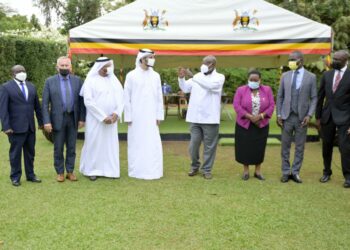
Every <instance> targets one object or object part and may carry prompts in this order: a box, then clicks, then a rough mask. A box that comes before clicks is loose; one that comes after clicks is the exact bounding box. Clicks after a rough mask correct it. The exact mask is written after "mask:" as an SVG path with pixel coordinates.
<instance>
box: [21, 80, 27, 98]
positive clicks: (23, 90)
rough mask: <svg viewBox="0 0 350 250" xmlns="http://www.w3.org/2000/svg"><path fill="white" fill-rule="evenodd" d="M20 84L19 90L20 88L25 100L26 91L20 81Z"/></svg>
mask: <svg viewBox="0 0 350 250" xmlns="http://www.w3.org/2000/svg"><path fill="white" fill-rule="evenodd" d="M20 85H21V90H22V94H23V97H24V99H25V100H27V96H26V91H25V89H24V83H23V82H20Z"/></svg>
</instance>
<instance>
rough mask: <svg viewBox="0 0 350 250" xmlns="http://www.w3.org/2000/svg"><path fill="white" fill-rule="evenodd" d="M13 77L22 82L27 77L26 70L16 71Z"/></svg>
mask: <svg viewBox="0 0 350 250" xmlns="http://www.w3.org/2000/svg"><path fill="white" fill-rule="evenodd" d="M15 78H16V79H17V80H18V81H20V82H24V81H25V80H26V79H27V73H26V72H20V73H17V74H16V75H15Z"/></svg>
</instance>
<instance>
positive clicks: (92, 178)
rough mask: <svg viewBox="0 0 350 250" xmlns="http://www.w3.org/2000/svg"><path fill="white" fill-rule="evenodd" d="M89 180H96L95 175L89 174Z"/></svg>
mask: <svg viewBox="0 0 350 250" xmlns="http://www.w3.org/2000/svg"><path fill="white" fill-rule="evenodd" d="M89 179H90V181H96V180H97V176H89Z"/></svg>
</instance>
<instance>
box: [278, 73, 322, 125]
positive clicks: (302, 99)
mask: <svg viewBox="0 0 350 250" xmlns="http://www.w3.org/2000/svg"><path fill="white" fill-rule="evenodd" d="M292 76H293V71H291V70H290V71H287V72H285V73H284V74H283V75H282V77H281V82H280V86H279V89H278V93H277V100H276V109H277V116H280V117H281V118H282V119H283V120H286V119H287V118H288V117H289V115H290V112H291V99H292ZM316 104H317V85H316V76H315V74H313V73H311V72H309V71H307V70H306V69H304V76H303V79H302V81H301V85H300V88H299V98H298V116H299V120H301V121H302V120H303V119H304V118H305V117H306V116H310V117H312V116H313V114H314V113H315V109H316Z"/></svg>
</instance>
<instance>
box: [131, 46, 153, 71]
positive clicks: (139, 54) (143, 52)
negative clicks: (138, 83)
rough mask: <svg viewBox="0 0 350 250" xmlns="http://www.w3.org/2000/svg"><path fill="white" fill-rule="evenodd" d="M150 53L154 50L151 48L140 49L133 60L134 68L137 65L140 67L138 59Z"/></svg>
mask: <svg viewBox="0 0 350 250" xmlns="http://www.w3.org/2000/svg"><path fill="white" fill-rule="evenodd" d="M150 55H154V52H153V51H152V50H150V49H140V50H139V53H138V54H137V57H136V61H135V66H136V68H137V67H141V62H140V60H141V59H142V58H145V57H147V56H150Z"/></svg>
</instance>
